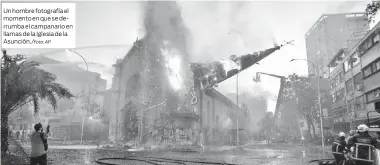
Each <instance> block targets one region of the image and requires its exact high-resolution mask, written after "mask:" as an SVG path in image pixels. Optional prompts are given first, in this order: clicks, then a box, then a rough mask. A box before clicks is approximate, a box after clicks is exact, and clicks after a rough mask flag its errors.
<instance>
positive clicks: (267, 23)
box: [8, 0, 368, 108]
mask: <svg viewBox="0 0 380 165" xmlns="http://www.w3.org/2000/svg"><path fill="white" fill-rule="evenodd" d="M72 2H74V1H72ZM367 3H368V1H366V0H363V1H344V0H339V1H239V2H228V1H219V2H218V1H213V2H200V1H180V2H178V4H179V6H180V9H181V13H182V17H183V19H184V21H185V24H186V26H187V28H188V29H189V31H190V34H191V41H192V42H191V45H190V48H191V49H190V50H189V54H190V57H191V61H193V62H211V61H214V60H220V59H222V58H227V57H228V56H230V55H232V54H236V55H244V54H247V53H252V52H254V51H258V50H262V49H265V48H271V47H273V45H274V43H275V42H277V43H282V41H284V40H295V43H294V45H290V46H287V47H284V48H282V49H281V50H279V51H277V52H275V53H273V54H272V55H270V56H269V57H267V58H266V59H264V60H263V61H262V62H260V63H259V65H255V66H253V67H251V68H249V69H247V70H245V71H243V72H242V73H241V74H239V85H238V86H239V92H248V93H252V94H253V95H257V94H261V93H268V92H269V93H270V94H271V95H272V96H273V97H276V96H277V94H278V87H279V80H278V79H273V78H272V79H271V78H270V77H267V78H265V79H264V80H263V81H262V83H256V84H255V83H253V82H252V77H253V76H254V75H255V72H257V71H260V72H266V73H273V74H277V75H283V76H287V75H289V74H292V73H297V74H300V75H306V74H307V64H306V62H304V61H296V62H292V63H290V62H289V61H290V60H291V59H293V58H300V59H306V48H305V37H304V36H305V34H306V32H307V31H308V30H309V29H310V28H311V26H312V25H313V24H314V23H315V22H316V21H317V20H318V18H319V17H320V16H321V15H322V14H331V13H343V12H363V11H364V9H365V7H366V4H367ZM142 9H143V6H142V3H141V2H126V1H124V2H122V1H119V2H110V1H107V2H96V1H94V2H86V1H82V2H77V5H76V13H77V15H76V17H77V18H76V20H77V23H76V35H77V36H76V47H77V48H78V49H76V52H78V53H80V54H81V55H82V56H83V57H84V58H85V59H86V60H87V62H88V63H91V64H90V66H89V70H90V71H96V72H99V73H101V74H102V77H103V78H105V79H106V80H107V84H108V87H110V86H111V83H112V82H111V81H112V76H113V68H112V64H114V63H115V62H116V60H117V59H118V58H123V57H124V56H125V54H126V53H127V51H128V50H129V48H130V47H131V45H132V44H133V42H134V41H136V39H137V38H141V37H143V36H144V33H145V30H144V28H143V10H142ZM98 45H123V46H114V47H101V48H88V49H80V48H81V47H92V46H98ZM8 51H9V53H10V54H13V53H22V54H25V55H37V54H44V55H46V56H48V57H51V58H53V59H56V60H60V61H72V62H78V63H81V66H82V67H85V65H84V64H83V63H82V59H81V58H80V57H78V56H76V55H75V54H73V53H70V52H66V51H64V50H63V49H10V50H8ZM49 52H56V53H49ZM262 89H263V90H262ZM217 90H219V91H220V92H222V93H224V94H226V93H236V78H235V77H232V78H231V79H229V80H226V81H224V82H223V83H221V84H219V87H218V88H217ZM273 103H275V101H272V103H269V104H270V105H268V106H269V107H271V106H272V107H273ZM269 107H268V108H269Z"/></svg>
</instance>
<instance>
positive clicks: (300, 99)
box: [283, 74, 319, 137]
mask: <svg viewBox="0 0 380 165" xmlns="http://www.w3.org/2000/svg"><path fill="white" fill-rule="evenodd" d="M311 81H312V79H311V78H309V77H303V76H298V75H296V74H293V75H290V76H289V77H288V79H287V80H286V82H285V87H284V95H283V100H284V101H289V102H293V103H294V104H295V108H296V109H297V111H296V113H297V114H298V116H299V117H300V118H302V119H305V120H306V122H307V124H308V130H309V133H310V127H312V129H313V137H315V135H316V132H315V126H314V122H315V121H319V120H318V117H319V116H318V115H319V112H318V111H317V109H318V107H316V105H317V103H318V96H317V93H318V92H317V90H316V89H315V88H314V87H313V86H312V83H311ZM309 135H310V134H309Z"/></svg>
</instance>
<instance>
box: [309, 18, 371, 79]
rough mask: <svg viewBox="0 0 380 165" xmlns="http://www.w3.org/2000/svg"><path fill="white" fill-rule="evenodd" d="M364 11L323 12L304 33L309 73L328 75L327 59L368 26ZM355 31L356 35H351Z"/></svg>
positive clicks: (360, 36) (352, 40) (360, 35)
mask: <svg viewBox="0 0 380 165" xmlns="http://www.w3.org/2000/svg"><path fill="white" fill-rule="evenodd" d="M364 18H365V15H364V13H342V14H323V15H322V16H321V17H320V18H319V19H318V21H317V22H316V23H315V24H314V25H313V26H312V27H311V28H310V30H309V31H308V32H307V33H306V35H305V40H306V51H307V59H308V60H309V61H310V62H312V63H313V64H314V65H316V67H317V68H318V69H317V70H316V69H315V68H314V66H313V65H312V64H311V63H309V64H308V70H309V75H312V74H314V75H323V77H324V78H327V77H328V76H329V75H328V73H329V70H328V67H326V66H327V65H328V63H329V61H330V60H331V59H332V58H333V57H334V55H335V54H336V53H337V52H338V51H339V50H340V49H341V48H345V47H346V46H347V45H351V44H352V42H355V40H357V38H362V37H363V34H362V33H360V32H366V31H367V30H368V28H369V26H368V21H366V20H365V19H364ZM353 33H356V35H352V34H353Z"/></svg>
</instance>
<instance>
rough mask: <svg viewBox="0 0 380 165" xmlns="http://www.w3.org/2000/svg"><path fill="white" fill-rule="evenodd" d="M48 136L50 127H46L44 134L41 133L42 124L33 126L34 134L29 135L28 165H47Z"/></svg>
mask: <svg viewBox="0 0 380 165" xmlns="http://www.w3.org/2000/svg"><path fill="white" fill-rule="evenodd" d="M49 134H50V125H48V126H47V128H46V132H45V133H44V132H43V128H42V124H41V123H38V124H36V125H34V132H33V134H32V135H31V138H30V141H31V147H32V148H31V153H30V165H37V164H38V165H47V155H46V151H47V149H48V145H47V138H48V136H49Z"/></svg>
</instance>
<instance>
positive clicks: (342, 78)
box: [339, 71, 344, 83]
mask: <svg viewBox="0 0 380 165" xmlns="http://www.w3.org/2000/svg"><path fill="white" fill-rule="evenodd" d="M339 79H340V83H343V82H344V73H343V71H342V72H340V73H339Z"/></svg>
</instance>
